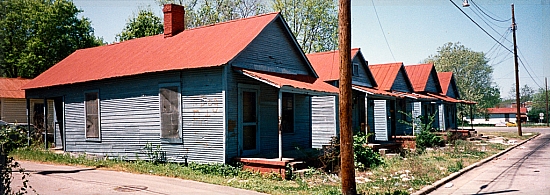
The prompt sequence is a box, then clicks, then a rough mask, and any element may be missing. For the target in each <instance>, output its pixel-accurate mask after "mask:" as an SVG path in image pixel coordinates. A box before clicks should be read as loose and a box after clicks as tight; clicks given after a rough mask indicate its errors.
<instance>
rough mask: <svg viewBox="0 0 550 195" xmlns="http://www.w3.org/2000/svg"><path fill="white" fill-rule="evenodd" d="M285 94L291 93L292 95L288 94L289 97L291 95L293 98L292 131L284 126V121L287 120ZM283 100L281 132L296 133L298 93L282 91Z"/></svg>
mask: <svg viewBox="0 0 550 195" xmlns="http://www.w3.org/2000/svg"><path fill="white" fill-rule="evenodd" d="M285 94H289V95H290V96H287V97H291V98H292V122H291V123H292V124H291V126H292V131H288V130H286V128H284V126H283V123H284V122H285V121H286V120H285V104H286V102H285V101H284V97H285ZM281 98H282V99H281V102H282V105H281V109H282V112H281V126H282V127H281V133H283V134H294V133H295V132H296V94H294V93H289V92H282V95H281Z"/></svg>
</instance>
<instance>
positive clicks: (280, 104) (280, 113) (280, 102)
mask: <svg viewBox="0 0 550 195" xmlns="http://www.w3.org/2000/svg"><path fill="white" fill-rule="evenodd" d="M278 99H279V100H278V103H277V110H278V114H277V115H278V117H279V128H278V130H279V160H280V161H282V160H283V135H282V133H283V129H282V128H283V126H282V119H283V93H282V92H281V90H279V98H278Z"/></svg>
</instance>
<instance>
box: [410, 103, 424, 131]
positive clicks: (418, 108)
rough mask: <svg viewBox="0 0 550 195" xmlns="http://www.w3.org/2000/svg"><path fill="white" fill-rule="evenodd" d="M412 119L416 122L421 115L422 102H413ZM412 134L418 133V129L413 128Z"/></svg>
mask: <svg viewBox="0 0 550 195" xmlns="http://www.w3.org/2000/svg"><path fill="white" fill-rule="evenodd" d="M412 104H413V117H414V118H415V119H414V120H417V119H418V117H419V116H421V115H422V102H413V103H412ZM414 133H415V134H416V133H420V128H418V127H415V130H414Z"/></svg>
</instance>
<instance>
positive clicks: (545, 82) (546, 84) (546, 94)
mask: <svg viewBox="0 0 550 195" xmlns="http://www.w3.org/2000/svg"><path fill="white" fill-rule="evenodd" d="M544 87H545V90H544V95H545V96H546V98H545V99H546V101H545V102H546V126H547V127H550V126H549V125H548V117H549V116H548V78H546V77H544Z"/></svg>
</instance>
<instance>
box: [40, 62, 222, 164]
mask: <svg viewBox="0 0 550 195" xmlns="http://www.w3.org/2000/svg"><path fill="white" fill-rule="evenodd" d="M221 70H222V69H221V68H211V69H197V70H195V71H184V72H183V73H182V75H183V77H184V78H183V84H182V87H183V90H182V104H183V105H182V108H183V113H182V120H183V121H185V119H187V115H185V114H186V111H187V110H186V109H185V108H188V107H185V106H186V103H189V99H191V100H197V98H196V97H199V98H198V99H199V100H200V101H205V102H206V103H202V104H206V105H208V106H209V108H212V109H214V107H217V106H219V104H218V103H217V101H218V102H223V95H221V96H220V94H223V93H222V91H221V81H220V76H221ZM180 82H182V80H181V79H180V73H179V72H168V73H167V72H165V73H154V74H146V75H141V76H132V77H123V78H118V79H109V80H104V81H98V82H89V83H85V84H77V85H71V86H66V87H64V88H60V90H59V91H57V92H58V93H59V94H58V95H60V94H61V95H65V125H66V127H65V133H66V146H65V150H66V151H69V152H86V153H91V154H97V155H109V156H111V157H123V158H126V159H135V158H136V156H137V157H139V158H142V159H143V158H146V155H145V150H144V147H145V145H146V144H147V143H150V144H152V145H153V146H154V147H156V146H157V145H158V146H160V147H161V150H163V151H166V154H167V158H168V160H170V161H177V162H182V161H183V158H182V157H183V156H184V155H188V156H189V160H191V161H197V162H221V163H223V162H224V160H223V120H222V119H218V118H219V115H220V114H218V113H212V112H211V111H212V110H208V112H207V115H208V116H211V118H207V119H206V120H205V118H199V120H200V122H197V123H201V124H202V125H203V126H201V127H205V126H206V127H208V128H199V127H198V126H186V124H182V125H183V129H184V131H185V130H189V129H190V128H192V129H193V131H190V132H184V138H183V139H184V143H183V144H181V143H180V144H170V143H161V142H160V108H159V104H160V102H159V96H158V93H159V84H164V83H176V84H177V83H180ZM186 84H188V85H186ZM93 89H95V90H99V97H100V120H101V123H100V124H101V126H100V131H101V141H100V142H93V141H86V138H85V136H84V135H85V134H84V125H85V124H84V122H85V121H84V103H83V101H84V94H83V92H84V91H85V90H93ZM36 92H39V90H34V91H33V93H36ZM190 93H191V94H192V93H198V94H203V95H204V96H193V95H190ZM214 100H215V101H214ZM191 102H192V103H191V107H192V106H196V105H197V104H199V105H200V104H201V102H199V103H197V102H193V101H191ZM187 106H189V105H187ZM217 110H220V112H221V113H222V115H223V108H217ZM202 111H203V110H199V112H197V113H195V114H199V115H200V114H204V112H202ZM187 124H189V123H187ZM197 130H199V131H197ZM186 136H187V137H186ZM189 136H194V137H205V138H206V139H208V140H209V141H211V142H209V144H208V146H207V147H206V149H205V145H204V140H200V141H197V140H195V142H193V141H188V140H187V142H188V143H187V142H186V140H185V139H186V138H188V137H189ZM194 137H193V138H192V139H194ZM194 148H202V150H201V151H195V150H194ZM204 157H207V158H204Z"/></svg>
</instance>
